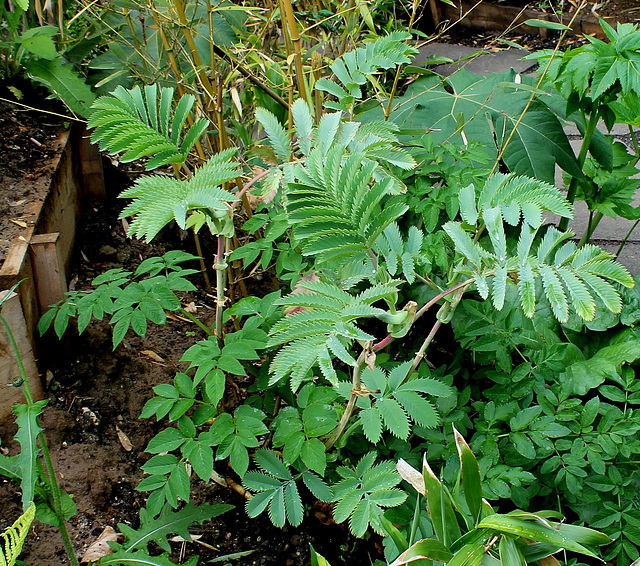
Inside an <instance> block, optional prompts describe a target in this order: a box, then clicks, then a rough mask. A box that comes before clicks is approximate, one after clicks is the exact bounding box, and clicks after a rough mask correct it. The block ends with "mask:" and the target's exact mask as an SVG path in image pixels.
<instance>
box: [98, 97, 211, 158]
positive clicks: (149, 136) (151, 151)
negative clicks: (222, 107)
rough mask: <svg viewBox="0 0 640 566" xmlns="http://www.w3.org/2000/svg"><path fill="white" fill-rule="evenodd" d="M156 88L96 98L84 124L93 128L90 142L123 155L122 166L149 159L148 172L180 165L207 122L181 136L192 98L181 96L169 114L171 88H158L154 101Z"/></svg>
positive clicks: (203, 130)
mask: <svg viewBox="0 0 640 566" xmlns="http://www.w3.org/2000/svg"><path fill="white" fill-rule="evenodd" d="M158 88H159V87H157V86H156V85H150V86H147V87H145V89H144V91H142V90H141V89H140V87H139V86H136V87H134V88H133V89H130V90H127V89H125V88H123V87H122V86H119V87H118V88H116V89H115V90H114V91H113V92H112V93H111V94H110V95H108V96H102V97H100V98H98V99H97V100H96V101H95V102H94V103H93V105H92V106H91V109H92V113H91V115H90V117H89V121H88V124H87V126H88V127H89V128H94V131H93V133H92V134H91V140H92V141H93V142H94V143H96V142H98V143H100V147H101V149H102V150H105V151H109V152H111V153H112V154H118V153H122V152H125V153H124V155H123V156H122V157H121V160H122V161H123V162H125V163H126V162H129V161H134V160H136V159H140V158H142V157H147V156H152V157H151V159H149V161H148V163H147V170H148V171H149V170H151V169H155V168H157V167H160V166H162V165H168V164H171V163H175V164H181V163H184V161H185V160H186V159H187V157H188V155H189V152H190V151H191V149H192V148H193V146H194V145H195V143H196V142H197V141H198V139H199V138H200V136H202V135H203V134H204V133H205V132H206V130H207V127H208V125H209V121H208V120H205V119H198V120H196V121H195V122H194V124H193V125H192V126H190V128H189V129H188V130H187V132H186V133H185V134H184V136H182V130H183V128H184V124H185V122H186V120H187V116H188V115H189V113H190V111H191V108H192V107H193V104H194V102H195V98H194V97H193V96H192V95H184V96H182V97H181V99H180V101H179V102H178V104H177V105H176V107H175V110H174V111H173V113H172V111H171V106H172V100H173V92H174V91H173V89H172V88H166V87H165V88H160V99H159V100H158ZM172 114H173V115H172ZM181 136H182V140H180V137H181Z"/></svg>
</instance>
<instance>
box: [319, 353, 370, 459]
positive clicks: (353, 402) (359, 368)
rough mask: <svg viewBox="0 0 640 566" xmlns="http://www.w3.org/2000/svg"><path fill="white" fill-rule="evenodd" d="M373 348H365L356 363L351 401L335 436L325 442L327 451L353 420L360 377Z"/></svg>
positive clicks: (352, 380)
mask: <svg viewBox="0 0 640 566" xmlns="http://www.w3.org/2000/svg"><path fill="white" fill-rule="evenodd" d="M371 351H372V350H371V346H370V345H368V346H365V347H364V348H363V349H362V352H360V355H359V356H358V359H357V361H356V366H355V367H354V368H353V375H352V377H351V396H350V397H349V401H348V403H347V406H346V407H345V409H344V413H343V414H342V418H341V419H340V422H339V423H338V426H337V427H336V429H335V430H334V431H333V434H332V435H331V436H330V437H329V439H328V440H327V441H326V442H325V446H326V447H327V450H329V449H331V447H333V445H334V444H335V443H336V442H337V441H338V439H339V438H340V436H342V433H343V432H344V429H345V428H347V425H348V424H349V420H350V419H351V415H352V414H353V409H354V408H355V406H356V401H357V400H358V392H359V391H360V383H361V382H360V377H361V376H362V370H363V369H364V366H365V365H366V361H367V356H368V354H369V353H370V352H371Z"/></svg>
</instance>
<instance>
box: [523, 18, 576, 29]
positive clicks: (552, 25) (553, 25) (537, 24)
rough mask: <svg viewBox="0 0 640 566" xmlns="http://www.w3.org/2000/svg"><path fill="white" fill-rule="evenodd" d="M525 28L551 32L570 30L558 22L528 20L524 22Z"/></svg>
mask: <svg viewBox="0 0 640 566" xmlns="http://www.w3.org/2000/svg"><path fill="white" fill-rule="evenodd" d="M524 25H525V26H531V27H533V28H545V29H553V30H569V31H570V30H571V28H570V27H569V26H565V25H564V24H561V23H559V22H548V21H547V20H537V19H529V20H525V21H524Z"/></svg>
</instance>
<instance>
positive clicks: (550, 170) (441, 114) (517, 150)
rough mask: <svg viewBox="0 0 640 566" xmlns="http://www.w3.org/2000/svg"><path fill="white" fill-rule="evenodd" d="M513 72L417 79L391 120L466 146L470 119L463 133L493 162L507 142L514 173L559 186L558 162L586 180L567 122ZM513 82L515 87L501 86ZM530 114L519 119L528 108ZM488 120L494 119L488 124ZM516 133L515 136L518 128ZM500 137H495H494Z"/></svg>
mask: <svg viewBox="0 0 640 566" xmlns="http://www.w3.org/2000/svg"><path fill="white" fill-rule="evenodd" d="M515 77H516V73H515V71H513V70H510V71H506V72H504V73H500V74H493V75H489V76H486V77H484V76H480V75H475V74H473V73H470V72H468V71H467V70H465V69H464V68H463V69H460V70H459V71H458V72H456V73H455V74H454V75H452V76H450V77H447V79H446V81H443V80H442V79H441V78H440V77H438V76H428V77H421V78H419V79H417V80H416V81H414V82H413V83H412V84H411V85H410V86H409V88H408V89H407V91H406V93H405V94H404V95H403V96H399V97H396V98H395V99H394V106H393V111H392V112H391V114H390V116H389V119H390V120H391V121H393V122H395V123H396V124H398V126H400V128H402V129H416V128H423V129H424V128H430V129H432V130H433V131H432V133H431V135H432V136H433V137H434V140H435V143H436V144H438V143H442V142H443V141H445V140H447V139H448V138H450V137H451V132H454V135H453V141H454V142H459V143H460V144H462V139H461V136H460V134H459V131H460V128H458V123H457V117H458V116H460V115H463V117H464V119H465V124H464V132H465V134H466V136H467V138H468V139H472V140H474V141H475V142H478V143H480V144H482V145H483V146H484V151H486V152H487V153H488V155H489V156H490V159H492V160H494V159H495V158H496V156H497V154H498V147H500V146H501V145H502V144H503V143H504V142H505V141H506V140H507V139H509V140H510V141H509V144H508V146H507V147H506V151H505V152H504V155H503V159H504V161H505V163H506V164H507V167H509V169H510V170H511V171H515V172H516V173H517V174H520V175H529V176H531V177H535V178H537V179H541V180H543V181H547V182H548V183H553V182H554V171H555V164H556V163H557V164H558V165H559V166H560V167H561V168H563V169H564V170H565V171H567V172H568V173H569V174H571V175H574V176H577V177H579V178H582V171H581V169H580V167H579V166H578V162H577V159H576V157H575V155H574V153H573V150H572V149H571V146H570V144H569V140H568V138H567V136H566V134H565V132H564V130H563V127H562V124H561V123H560V121H559V120H558V118H557V117H556V115H555V113H554V112H552V111H551V110H549V108H548V107H547V106H545V105H544V103H543V102H542V101H540V100H538V99H536V100H534V101H533V103H530V97H531V93H529V92H528V91H526V90H524V89H520V90H517V86H518V84H517V83H516V82H515ZM520 79H521V83H524V84H528V85H531V86H535V81H534V79H532V78H529V77H526V76H521V77H520ZM504 83H511V84H512V85H513V87H512V88H499V87H498V85H500V84H504ZM527 107H528V111H527V112H526V113H525V114H524V116H523V117H522V120H521V121H520V122H518V120H519V119H520V117H521V115H522V113H523V110H524V109H525V108H527ZM381 114H382V111H381V110H378V109H377V108H376V109H374V110H369V111H367V112H365V113H364V114H362V115H361V116H360V117H359V119H361V120H362V121H364V122H366V121H367V120H375V119H378V118H379V117H380V115H381ZM487 117H489V120H487ZM516 125H517V130H516V132H515V133H514V134H513V135H512V131H513V128H514V127H515V126H516ZM494 134H495V135H494Z"/></svg>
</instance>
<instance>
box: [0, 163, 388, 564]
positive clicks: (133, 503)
mask: <svg viewBox="0 0 640 566" xmlns="http://www.w3.org/2000/svg"><path fill="white" fill-rule="evenodd" d="M112 173H113V171H112ZM123 182H124V179H123V178H122V176H117V178H115V179H113V178H111V179H109V180H108V183H107V184H108V186H109V187H118V186H120V187H122V186H123V185H122V184H123ZM121 204H122V203H121V202H115V198H114V199H111V200H109V201H108V202H107V203H102V202H100V201H96V200H92V201H90V202H88V203H87V206H86V207H85V210H86V212H87V214H86V217H88V220H87V221H86V223H85V224H84V226H83V229H82V231H81V232H80V233H79V234H78V238H77V241H78V245H77V253H76V255H75V260H76V261H75V264H74V269H73V275H72V278H73V280H74V282H75V286H76V287H77V288H78V289H83V288H88V287H90V284H91V281H92V279H93V278H94V277H96V276H98V275H99V274H100V273H103V272H104V271H106V270H108V269H113V268H117V267H121V268H124V269H127V270H132V269H135V267H136V266H137V265H138V264H139V263H140V261H142V259H144V258H146V257H151V256H154V255H161V254H163V253H165V252H166V251H167V250H168V249H171V247H173V246H172V245H169V242H168V241H167V239H166V238H165V240H164V241H162V240H161V241H160V242H159V243H156V242H154V243H153V244H151V245H148V244H142V243H141V242H139V241H138V240H131V239H129V238H127V237H126V236H125V233H124V228H123V225H122V223H121V222H120V221H119V220H118V218H117V216H118V213H119V210H120V208H121ZM170 243H171V244H177V242H170ZM182 300H183V304H185V306H186V305H187V304H188V303H191V302H193V303H194V305H195V306H196V307H197V311H198V316H199V317H200V318H203V319H205V320H206V319H207V318H208V315H209V313H210V312H211V311H210V310H209V309H210V308H211V305H212V299H211V298H210V297H208V296H207V295H206V294H205V293H200V292H198V293H193V294H189V295H185V296H183V297H182ZM68 334H69V335H70V336H68V342H67V344H66V346H65V350H66V351H67V352H69V355H66V356H56V357H55V358H54V357H53V356H52V357H51V360H52V361H51V363H49V365H48V367H47V368H46V369H47V374H48V381H49V383H48V387H47V390H46V392H45V396H46V397H47V398H48V399H49V403H48V406H47V408H46V409H45V411H44V414H43V417H42V426H43V428H44V429H45V433H46V435H47V439H48V443H49V447H50V450H51V453H52V457H53V460H54V464H55V466H56V470H58V472H59V474H60V482H61V484H62V486H63V487H64V488H65V489H66V490H67V491H68V492H69V493H72V494H74V501H75V502H76V505H77V508H78V513H77V515H76V516H75V517H73V518H72V519H71V521H70V535H71V538H72V541H73V543H74V546H75V548H76V551H77V552H78V555H79V556H81V555H82V553H83V551H84V550H85V549H86V548H87V546H88V545H89V543H90V542H92V541H93V540H94V539H95V538H97V536H98V535H99V534H100V532H101V531H102V530H103V529H104V528H105V527H106V526H112V527H114V528H117V527H116V525H117V523H125V524H128V525H132V526H134V527H137V526H138V525H137V523H136V522H137V521H138V512H139V509H140V507H141V506H144V502H145V498H146V494H145V493H141V492H137V491H136V490H135V487H136V486H137V484H138V483H139V482H140V481H141V480H142V479H143V477H144V475H145V474H144V473H143V472H142V470H141V469H140V466H141V465H143V464H144V463H145V462H146V461H147V460H148V459H149V456H150V455H149V454H146V453H144V448H145V446H146V444H147V442H148V441H149V440H150V439H151V438H152V437H153V436H154V434H155V433H156V432H157V429H158V427H157V425H156V424H155V423H154V422H152V421H151V420H148V419H145V420H140V419H139V418H138V417H139V416H140V413H141V411H142V407H143V405H144V404H145V402H146V401H147V400H148V399H149V398H150V397H152V396H153V392H152V387H153V386H155V385H158V384H160V383H170V382H171V381H172V379H173V376H174V374H175V372H176V370H178V368H180V367H182V366H183V365H184V364H180V361H179V358H180V353H181V352H182V351H184V349H185V348H186V347H188V346H189V345H191V344H192V343H194V342H195V341H196V340H198V339H201V338H203V335H202V333H201V331H200V330H199V329H198V328H197V327H196V326H195V325H194V324H192V323H191V322H189V321H186V320H185V319H181V317H171V318H169V320H168V324H167V325H166V326H155V325H151V326H150V329H149V332H148V333H147V336H146V337H145V338H140V337H138V336H136V335H135V334H133V333H132V332H130V333H129V334H128V335H127V337H126V338H125V340H124V341H123V343H122V344H121V345H120V346H119V347H118V349H117V350H116V351H115V352H112V351H111V350H112V348H111V328H110V326H109V325H108V324H106V322H103V323H95V322H94V323H93V324H91V325H90V326H89V328H88V330H87V331H86V332H85V333H84V334H83V335H82V336H80V337H77V336H75V335H74V333H73V332H72V331H70V332H69V333H68ZM51 346H52V347H53V348H58V349H59V348H60V346H59V343H58V342H57V340H54V341H53V342H52V344H51ZM44 347H45V348H46V347H47V344H46V343H45V344H44ZM97 353H99V355H96V354H97ZM240 394H243V392H240ZM15 431H16V427H15V425H14V424H13V423H12V422H6V423H5V424H4V425H0V439H1V440H2V442H1V443H0V445H1V446H2V447H4V448H5V450H7V449H8V450H9V451H10V453H12V454H13V453H16V452H17V451H18V450H19V447H18V446H17V444H16V443H15V441H11V440H10V439H11V438H13V436H14V434H15ZM128 442H130V443H131V446H129V445H128ZM225 468H226V465H224V466H223V465H218V466H217V471H218V473H220V474H221V475H225V474H226V473H227V470H226V469H225ZM229 471H230V470H229ZM192 487H193V489H194V492H193V498H194V500H195V502H197V503H217V502H222V503H230V504H232V505H234V506H235V509H234V510H232V511H230V512H228V513H225V514H224V515H222V516H220V517H219V518H217V519H216V520H214V521H213V522H212V523H205V524H204V525H203V526H202V527H196V528H193V529H191V532H193V533H194V534H198V535H202V538H201V539H200V540H201V541H202V542H203V543H205V544H207V545H209V547H213V548H207V547H205V546H203V545H200V544H197V543H188V544H182V543H174V544H173V545H172V546H173V549H174V552H173V554H172V558H173V559H174V560H176V561H177V560H178V558H179V556H180V555H181V552H185V553H186V557H189V556H192V555H194V554H195V555H200V556H201V558H200V563H201V564H205V563H207V561H208V560H212V559H214V558H216V557H219V556H222V555H225V554H232V553H237V552H241V553H242V552H246V553H247V555H246V556H241V557H238V558H236V559H234V560H233V561H232V563H233V564H234V566H249V565H263V566H271V565H273V566H276V565H278V566H281V565H282V566H284V565H286V566H306V565H308V564H309V560H310V559H309V543H310V542H311V543H312V544H313V546H314V548H316V549H317V550H318V551H319V552H321V553H323V554H325V555H326V556H327V558H329V559H332V563H333V564H340V563H341V562H340V561H339V559H338V557H339V556H340V555H343V556H346V555H349V554H352V553H353V554H352V560H351V561H350V564H352V565H354V566H359V565H365V564H370V563H371V561H372V560H375V558H376V557H378V556H377V551H376V547H375V544H376V540H370V541H366V542H365V541H362V540H359V539H356V538H355V537H353V536H352V535H350V534H349V530H348V527H347V526H346V525H341V526H338V525H335V524H328V525H323V524H321V521H324V522H327V521H330V518H329V516H328V512H327V510H326V509H321V508H318V509H316V510H315V512H314V513H310V516H309V517H307V519H306V520H305V521H304V523H303V524H302V526H301V527H299V528H292V527H287V528H285V529H278V528H276V527H274V526H273V525H272V524H271V522H270V521H269V519H268V517H267V516H262V517H259V518H258V519H249V518H248V517H247V515H246V512H245V510H244V504H245V500H244V498H243V497H241V496H240V495H238V494H237V493H236V492H235V491H233V490H231V489H229V488H227V487H221V486H219V485H217V484H215V483H213V482H211V483H210V484H208V485H203V484H202V483H201V482H196V483H194V484H193V486H192ZM0 500H1V501H3V502H5V513H4V514H3V517H2V518H1V519H0V530H1V529H3V528H5V527H6V526H7V525H9V524H11V522H12V521H13V520H15V519H16V518H17V517H18V516H19V515H20V513H21V510H22V506H21V502H20V492H19V487H18V486H17V485H16V484H14V483H12V482H10V481H8V480H6V479H0ZM308 502H309V504H311V497H309V500H308ZM354 549H356V550H357V552H354ZM21 558H22V559H23V560H24V561H25V562H26V563H28V564H29V565H30V566H51V565H53V564H55V565H56V566H57V565H63V564H68V560H67V558H66V555H65V550H64V546H63V543H62V539H61V538H60V535H59V533H58V531H57V529H55V528H54V527H51V526H48V525H44V524H41V523H37V524H36V526H35V528H34V529H33V530H32V536H30V537H29V538H28V539H27V544H26V545H25V548H24V551H23V554H22V555H21Z"/></svg>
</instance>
